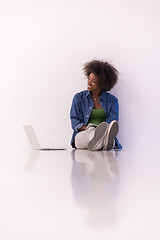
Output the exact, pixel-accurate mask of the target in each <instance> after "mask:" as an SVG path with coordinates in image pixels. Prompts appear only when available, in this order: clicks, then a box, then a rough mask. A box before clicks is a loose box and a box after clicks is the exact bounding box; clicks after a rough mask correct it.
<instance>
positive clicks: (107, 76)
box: [83, 60, 118, 92]
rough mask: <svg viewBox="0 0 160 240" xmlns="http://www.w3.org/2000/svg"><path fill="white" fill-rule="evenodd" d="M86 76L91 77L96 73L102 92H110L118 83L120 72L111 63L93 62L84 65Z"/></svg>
mask: <svg viewBox="0 0 160 240" xmlns="http://www.w3.org/2000/svg"><path fill="white" fill-rule="evenodd" d="M83 71H84V74H85V75H86V76H87V77H89V75H90V74H91V73H94V74H95V75H96V76H97V77H98V80H99V87H100V90H101V91H102V92H103V91H110V90H111V89H112V88H113V87H114V85H115V84H116V83H117V81H118V71H117V70H116V69H115V67H113V66H112V65H111V64H110V63H108V62H106V61H100V60H92V61H90V62H87V63H85V64H84V67H83Z"/></svg>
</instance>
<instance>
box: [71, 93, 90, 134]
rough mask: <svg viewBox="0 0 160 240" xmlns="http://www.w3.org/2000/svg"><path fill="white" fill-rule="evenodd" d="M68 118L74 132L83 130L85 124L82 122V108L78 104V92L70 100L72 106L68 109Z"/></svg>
mask: <svg viewBox="0 0 160 240" xmlns="http://www.w3.org/2000/svg"><path fill="white" fill-rule="evenodd" d="M70 119H71V125H72V129H73V130H74V131H76V132H79V131H83V130H85V128H86V126H85V124H84V122H83V117H82V110H81V106H80V100H79V96H78V94H76V95H75V96H74V98H73V101H72V106H71V110H70Z"/></svg>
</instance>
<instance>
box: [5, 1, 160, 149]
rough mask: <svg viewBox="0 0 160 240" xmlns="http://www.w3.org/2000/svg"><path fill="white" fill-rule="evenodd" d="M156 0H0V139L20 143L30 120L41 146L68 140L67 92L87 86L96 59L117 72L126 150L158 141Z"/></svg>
mask: <svg viewBox="0 0 160 240" xmlns="http://www.w3.org/2000/svg"><path fill="white" fill-rule="evenodd" d="M159 12H160V2H159V1H158V0H134V1H133V0H131V1H126V0H119V1H116V0H113V1H109V0H99V1H95V0H82V1H72V0H69V1H65V0H55V1H49V0H45V1H44V0H40V1H37V0H26V1H23V0H22V1H20V0H19V1H17V0H14V1H11V0H10V1H8V0H1V1H0V82H1V87H0V112H1V117H0V118H1V128H0V136H1V137H0V144H1V147H3V148H7V146H8V145H11V144H13V142H15V143H16V144H17V147H18V146H21V144H22V143H23V144H24V142H25V144H26V147H29V145H28V142H27V139H26V138H25V135H24V132H23V128H22V126H23V125H24V124H32V125H33V127H34V129H35V131H36V133H37V136H38V138H39V140H40V142H41V143H42V144H51V143H55V142H62V143H65V144H68V145H69V143H70V139H71V134H72V130H71V127H70V119H69V112H70V106H71V102H72V98H73V95H74V94H75V93H76V92H79V91H81V90H84V89H86V79H85V77H84V75H83V72H82V67H83V64H84V63H85V62H86V61H90V60H92V59H94V58H96V59H100V60H107V61H109V62H111V63H112V64H113V65H114V66H115V67H116V68H117V69H118V71H119V72H120V75H119V82H118V84H117V85H116V86H115V88H114V89H113V90H112V91H111V93H112V94H114V95H115V96H116V97H118V99H119V104H120V119H119V123H120V131H119V134H118V138H119V141H120V143H121V144H122V145H123V147H124V149H126V148H133V147H134V148H136V147H138V146H140V147H142V148H144V149H147V148H148V147H149V148H150V147H151V146H154V147H156V146H158V137H159V136H158V133H159V117H160V110H159V109H160V107H159V103H160V98H159V79H160V71H159V62H160V44H159V43H160V28H159V23H160V15H159Z"/></svg>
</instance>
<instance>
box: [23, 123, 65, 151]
mask: <svg viewBox="0 0 160 240" xmlns="http://www.w3.org/2000/svg"><path fill="white" fill-rule="evenodd" d="M23 127H24V130H25V133H26V135H27V138H28V140H29V142H30V144H31V147H32V148H33V149H35V150H43V151H47V150H65V149H67V148H66V147H59V146H58V147H53V148H42V147H41V145H40V144H39V142H38V139H37V137H36V134H35V132H34V130H33V127H32V126H31V125H24V126H23Z"/></svg>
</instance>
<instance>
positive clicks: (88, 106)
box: [70, 90, 122, 149]
mask: <svg viewBox="0 0 160 240" xmlns="http://www.w3.org/2000/svg"><path fill="white" fill-rule="evenodd" d="M99 102H100V104H101V106H102V108H103V110H104V111H105V113H106V122H107V123H108V124H110V123H111V122H112V121H113V120H116V121H117V122H118V116H119V104H118V99H117V98H116V97H115V96H113V95H112V94H110V93H108V92H105V91H104V92H102V94H101V97H100V99H99ZM93 106H94V103H93V100H92V97H91V92H90V91H88V90H85V91H82V92H80V93H77V94H75V96H74V98H73V102H72V106H71V110H70V119H71V125H72V129H73V131H74V132H73V135H72V139H71V145H72V147H74V148H75V144H74V139H75V136H76V134H77V133H78V130H79V129H80V128H81V127H82V126H83V125H87V123H88V120H89V117H90V115H91V111H92V109H93ZM121 148H122V146H121V144H120V143H119V141H118V139H117V138H115V147H114V149H121Z"/></svg>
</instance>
